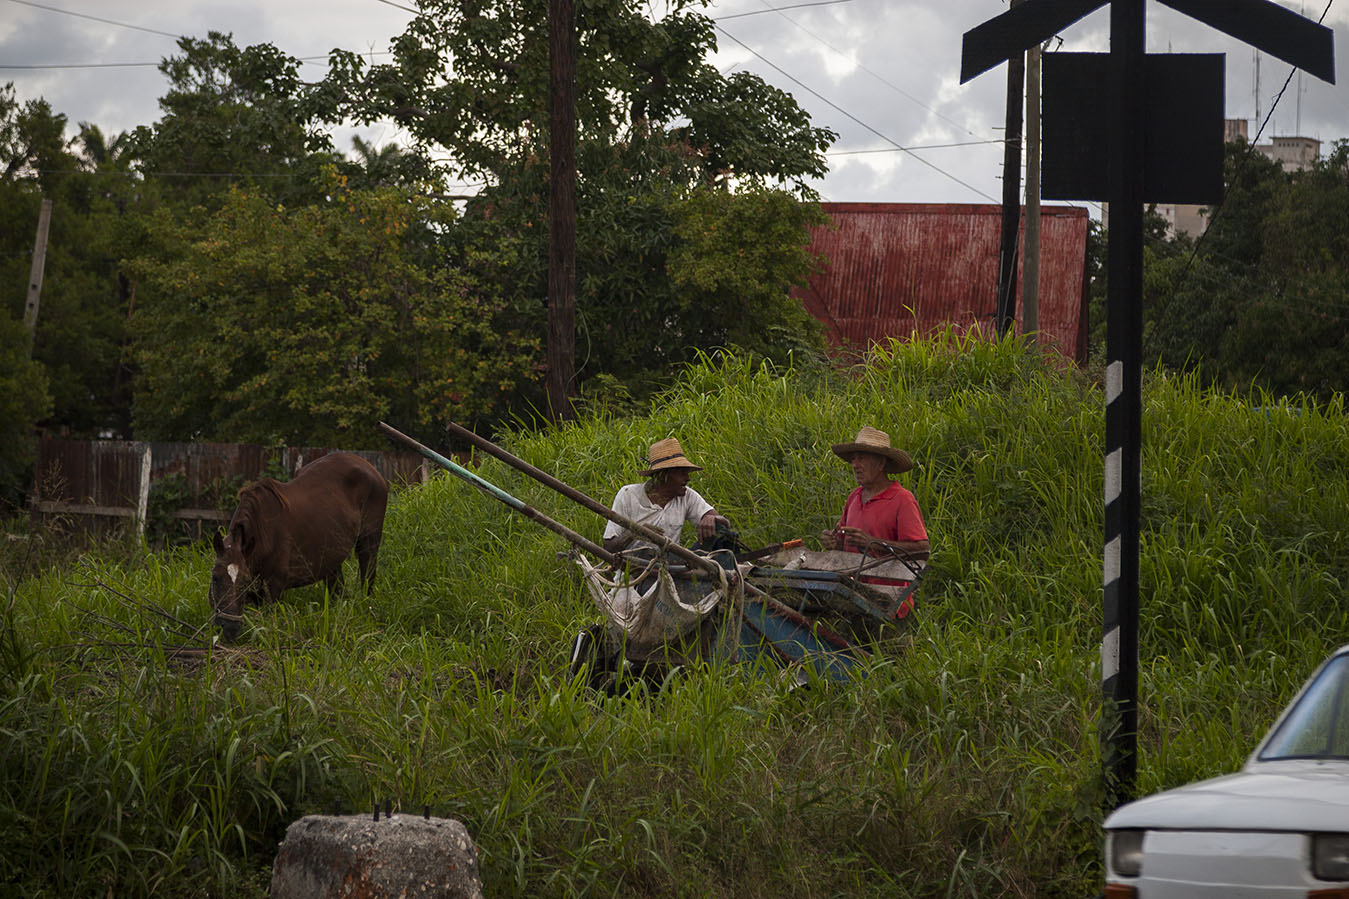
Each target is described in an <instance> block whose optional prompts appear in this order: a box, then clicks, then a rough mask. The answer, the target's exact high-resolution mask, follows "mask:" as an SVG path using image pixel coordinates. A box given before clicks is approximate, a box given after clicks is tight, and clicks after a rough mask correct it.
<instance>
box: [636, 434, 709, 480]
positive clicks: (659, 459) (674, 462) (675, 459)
mask: <svg viewBox="0 0 1349 899" xmlns="http://www.w3.org/2000/svg"><path fill="white" fill-rule="evenodd" d="M666 468H687V469H689V470H690V471H702V470H703V467H702V466H701V465H694V464H693V463H692V462H690V461H689V460H688V459H686V458H684V450H683V449H682V448H681V447H680V446H679V441H678V440H676V439H674V438H673V437H666V438H665V439H664V440H659V441H657V442H655V443H653V444H651V449H650V450H649V451H648V453H647V467H646V468H645V469H644V470H642V471H639V472H637V473H638V474H640V475H653V474H655V473H656V472H658V471H661V470H662V469H666Z"/></svg>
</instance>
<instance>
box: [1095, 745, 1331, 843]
mask: <svg viewBox="0 0 1349 899" xmlns="http://www.w3.org/2000/svg"><path fill="white" fill-rule="evenodd" d="M1105 826H1106V829H1107V830H1118V829H1120V828H1144V829H1149V830H1260V831H1301V832H1313V831H1340V832H1343V831H1347V830H1349V762H1344V761H1314V760H1295V761H1279V762H1253V763H1251V765H1249V766H1248V767H1247V768H1246V769H1245V770H1243V771H1241V772H1239V773H1237V774H1228V775H1226V776H1223V777H1215V778H1212V779H1211V780H1202V781H1199V782H1197V783H1192V784H1187V785H1186V786H1183V787H1177V788H1176V789H1174V790H1167V791H1165V792H1163V793H1157V794H1156V795H1153V796H1148V797H1146V798H1143V799H1139V800H1138V801H1136V802H1131V803H1129V804H1128V805H1124V806H1121V807H1120V808H1119V809H1117V810H1116V811H1115V812H1114V814H1112V815H1110V816H1109V817H1108V818H1106V821H1105Z"/></svg>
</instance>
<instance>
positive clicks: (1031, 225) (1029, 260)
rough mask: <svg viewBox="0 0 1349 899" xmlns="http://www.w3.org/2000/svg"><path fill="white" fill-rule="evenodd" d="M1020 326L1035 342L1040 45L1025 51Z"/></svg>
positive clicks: (1038, 201) (1038, 234)
mask: <svg viewBox="0 0 1349 899" xmlns="http://www.w3.org/2000/svg"><path fill="white" fill-rule="evenodd" d="M1021 279H1022V282H1021V306H1022V308H1021V325H1022V331H1023V332H1024V333H1025V335H1026V338H1027V339H1028V340H1029V341H1031V342H1032V343H1035V342H1036V341H1037V340H1038V339H1039V331H1040V45H1039V44H1036V45H1035V46H1033V47H1031V48H1030V49H1028V50H1027V51H1026V268H1025V271H1024V272H1022V275H1021Z"/></svg>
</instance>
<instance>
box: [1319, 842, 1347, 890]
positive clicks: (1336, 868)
mask: <svg viewBox="0 0 1349 899" xmlns="http://www.w3.org/2000/svg"><path fill="white" fill-rule="evenodd" d="M1312 875H1313V876H1315V877H1316V878H1317V879H1318V880H1349V833H1314V834H1312Z"/></svg>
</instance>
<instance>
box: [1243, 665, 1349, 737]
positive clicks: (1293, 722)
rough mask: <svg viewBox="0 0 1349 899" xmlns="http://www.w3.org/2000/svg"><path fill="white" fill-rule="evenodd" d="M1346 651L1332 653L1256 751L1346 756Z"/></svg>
mask: <svg viewBox="0 0 1349 899" xmlns="http://www.w3.org/2000/svg"><path fill="white" fill-rule="evenodd" d="M1346 681H1349V654H1346V655H1340V656H1336V657H1335V658H1334V659H1332V660H1331V661H1330V663H1329V664H1328V665H1326V667H1325V668H1323V669H1322V670H1321V673H1320V674H1319V675H1317V678H1316V680H1315V681H1313V682H1312V684H1311V686H1310V687H1308V688H1307V692H1305V693H1303V694H1302V698H1301V699H1299V700H1298V701H1297V704H1296V705H1294V706H1293V707H1292V708H1291V709H1289V710H1288V714H1286V715H1285V716H1284V718H1283V721H1282V722H1281V723H1280V724H1279V727H1278V729H1277V730H1276V731H1275V732H1274V734H1273V736H1271V737H1270V739H1269V742H1268V743H1267V744H1266V745H1265V748H1264V749H1263V750H1262V751H1261V752H1260V756H1259V758H1260V760H1261V761H1272V760H1275V759H1344V758H1349V689H1346V687H1349V684H1347V683H1346Z"/></svg>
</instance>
